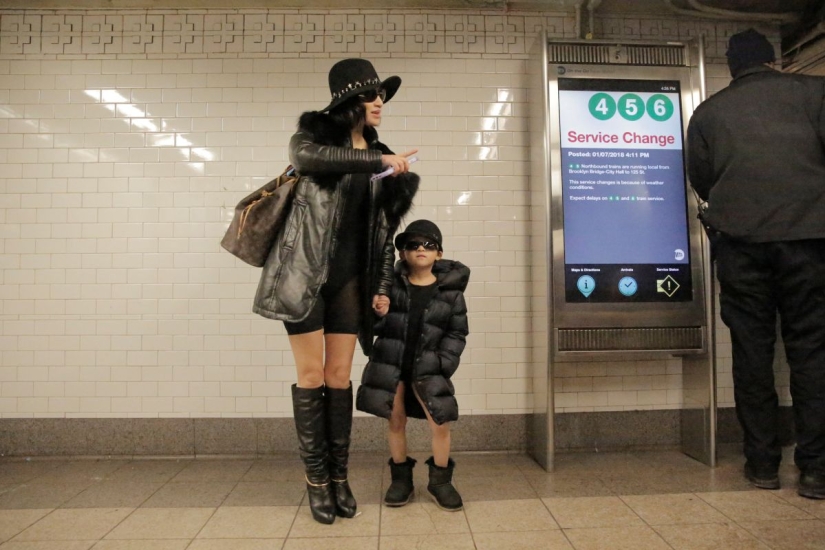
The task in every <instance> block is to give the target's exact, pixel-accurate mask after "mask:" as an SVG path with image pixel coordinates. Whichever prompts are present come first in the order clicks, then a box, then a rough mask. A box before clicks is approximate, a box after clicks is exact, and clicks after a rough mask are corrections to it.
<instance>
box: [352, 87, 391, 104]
mask: <svg viewBox="0 0 825 550" xmlns="http://www.w3.org/2000/svg"><path fill="white" fill-rule="evenodd" d="M379 97H380V98H381V101H386V100H387V90H385V89H383V88H373V89H372V90H365V91H363V92H361V93H360V94H358V99H360V100H361V101H363V102H364V103H372V102H373V101H375V99H376V98H379Z"/></svg>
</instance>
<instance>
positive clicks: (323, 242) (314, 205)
mask: <svg viewBox="0 0 825 550" xmlns="http://www.w3.org/2000/svg"><path fill="white" fill-rule="evenodd" d="M364 137H365V139H366V140H367V143H368V144H369V148H368V149H353V148H352V142H351V136H350V133H349V129H348V128H342V127H340V126H338V125H336V124H334V123H333V120H332V118H331V117H330V116H328V115H326V114H323V113H319V112H315V111H313V112H307V113H304V114H303V115H301V117H300V119H299V123H298V131H297V132H296V133H295V135H293V136H292V139H291V140H290V143H289V157H290V161H291V163H292V165H293V166H294V167H295V170H296V171H297V172H298V173H299V174H300V175H301V178H300V179H299V181H298V183H297V184H296V186H295V189H294V190H293V193H294V195H293V199H292V206H291V208H290V211H289V214H288V215H287V219H286V222H285V223H284V226H283V228H282V230H281V233H280V234H279V235H278V237H277V238H276V239H275V243H274V245H273V247H272V251H271V252H270V253H269V256H268V258H267V261H266V264H265V265H264V268H263V271H262V272H261V279H260V282H259V284H258V291H257V293H256V295H255V301H254V304H253V308H252V309H253V311H254V312H255V313H257V314H259V315H262V316H264V317H267V318H269V319H278V320H282V321H289V322H298V321H302V320H304V319H305V318H306V317H307V315H309V312H310V311H311V310H312V308H313V306H314V305H315V302H316V300H317V297H318V293H319V291H320V289H321V286H322V285H323V284H324V283H325V282H326V280H327V277H328V275H329V266H330V258H332V256H333V255H334V252H335V246H336V242H337V239H336V236H337V235H338V232H339V231H342V230H345V228H341V227H340V222H341V217H342V207H343V202H344V201H343V200H341V198H342V196H344V194H346V193H347V192H348V190H349V187H350V185H360V184H357V183H353V182H352V178H351V174H357V173H366V174H373V173H376V172H380V171H381V170H382V165H381V156H382V155H391V154H393V152H392V151H391V150H390V149H389V148H388V147H387V146H386V145H384V144H383V143H381V142H380V141H378V134H377V133H376V131H375V129H374V128H371V127H367V128H366V129H365V131H364ZM418 183H419V178H418V176H417V175H416V174H414V173H412V172H410V173H407V174H402V175H400V176H397V177H392V176H390V177H386V178H384V179H381V180H378V181H375V182H370V183H369V184H367V185H369V186H370V191H369V200H370V205H369V220H368V224H367V225H368V234H367V235H364V236H363V238H364V239H366V247H365V249H366V253H367V254H366V277H364V278H363V279H362V281H361V283H362V293H361V294H362V300H363V304H362V311H364V312H366V313H365V314H364V316H363V319H362V323H361V331H360V332H359V341H360V342H361V346H362V348H363V349H364V352H365V353H369V352H370V350H371V347H372V341H373V326H374V323H375V317H374V314H373V313H372V308H371V303H372V296H373V295H374V294H388V293H389V289H390V286H391V285H392V274H393V261H394V258H395V256H394V254H395V249H394V247H393V242H392V236H393V235H394V234H395V231H396V230H397V229H398V225H399V224H400V222H401V220H402V219H403V217H404V215H405V214H406V213H407V212H408V211H409V210H410V208H411V207H412V201H413V198H414V197H415V194H416V192H417V190H418Z"/></svg>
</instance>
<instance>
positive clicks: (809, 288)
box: [714, 237, 825, 472]
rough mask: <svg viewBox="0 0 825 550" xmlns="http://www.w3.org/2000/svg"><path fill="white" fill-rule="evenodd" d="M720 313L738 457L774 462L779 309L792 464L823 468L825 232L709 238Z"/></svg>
mask: <svg viewBox="0 0 825 550" xmlns="http://www.w3.org/2000/svg"><path fill="white" fill-rule="evenodd" d="M714 248H715V254H716V263H717V265H716V269H717V277H718V279H719V284H720V304H721V314H722V320H723V321H724V322H725V324H726V325H727V326H728V328H729V329H730V334H731V342H732V346H733V384H734V386H733V387H734V397H735V400H736V414H737V417H738V418H739V422H740V423H741V425H742V429H743V431H744V434H745V441H744V447H745V457H746V458H747V460H749V461H753V462H756V463H760V464H765V465H775V466H778V465H779V461H780V458H781V449H780V447H779V444H778V437H777V429H778V428H777V407H778V405H777V403H778V399H777V395H776V390H775V389H774V376H773V359H774V344H775V342H776V314H777V312H778V313H779V317H780V322H781V332H782V340H783V342H784V344H785V355H786V356H787V359H788V364H789V366H790V370H791V380H790V382H791V385H790V389H791V397H792V398H793V409H794V421H795V424H796V452H795V455H794V459H795V461H796V465H797V466H798V467H799V468H800V469H801V470H805V469H808V468H811V469H816V470H820V471H824V472H825V239H817V240H804V241H785V242H772V243H745V242H741V241H735V240H732V239H728V238H725V237H722V238H720V239H719V240H718V241H717V242H715V243H714Z"/></svg>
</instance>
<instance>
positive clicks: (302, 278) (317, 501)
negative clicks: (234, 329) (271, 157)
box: [253, 59, 418, 523]
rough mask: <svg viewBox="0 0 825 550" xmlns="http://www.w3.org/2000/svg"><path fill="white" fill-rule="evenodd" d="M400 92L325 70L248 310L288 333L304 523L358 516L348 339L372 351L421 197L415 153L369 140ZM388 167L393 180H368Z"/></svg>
mask: <svg viewBox="0 0 825 550" xmlns="http://www.w3.org/2000/svg"><path fill="white" fill-rule="evenodd" d="M400 85H401V79H400V78H399V77H397V76H392V77H390V78H388V79H386V80H384V81H381V80H380V79H379V78H378V75H377V73H376V72H375V69H374V68H373V66H372V64H371V63H370V62H369V61H367V60H365V59H345V60H343V61H339V62H338V63H336V64H335V65H333V67H332V69H330V72H329V89H330V93H331V95H332V101H331V103H330V104H329V105H328V106H327V107H326V108H324V109H322V110H321V111H311V112H306V113H304V114H303V115H301V117H300V119H299V122H298V131H297V133H295V135H294V136H292V139H291V140H290V143H289V157H290V161H291V162H292V165H293V166H294V167H295V169H296V170H297V171H298V173H299V174H300V175H301V176H302V177H301V178H300V180H299V182H298V184H297V185H296V187H295V189H294V197H293V201H292V207H291V210H290V212H289V216H288V218H287V220H286V223H285V224H284V227H283V230H282V232H281V234H280V235H278V238H277V239H276V240H275V245H274V246H273V248H272V251H271V252H270V254H269V257H268V259H267V261H266V264H265V265H264V268H263V272H262V273H261V281H260V283H259V285H258V292H257V294H256V296H255V303H254V307H253V310H254V311H255V312H256V313H258V314H260V315H263V316H264V317H268V318H270V319H279V320H282V321H284V325H285V327H286V331H287V334H289V344H290V347H291V348H292V354H293V355H294V357H295V365H296V368H297V371H298V383H297V384H295V385H293V386H292V404H293V410H294V414H295V427H296V429H297V432H298V445H299V448H300V451H301V458H302V459H303V461H304V464H305V466H306V482H307V493H308V494H309V505H310V509H311V510H312V516H313V517H314V518H315V520H316V521H319V522H321V523H332V522H334V521H335V516H336V515H339V516H342V517H350V518H351V517H354V516H355V514H356V502H355V498H354V497H353V495H352V491H351V489H350V487H349V483H348V482H347V462H348V458H349V444H350V431H351V428H352V384H351V383H350V372H351V370H352V359H353V354H354V352H355V341H356V339H359V340H360V342H361V347H362V348H363V350H364V353H367V354H369V352H370V350H371V348H372V340H373V328H372V326H373V323H374V321H375V317H374V313H373V311H376V312H382V313H383V312H386V311H387V310H388V309H389V298H388V297H387V296H388V295H389V288H390V285H391V284H392V270H393V259H394V258H393V252H394V249H393V234H394V233H395V231H396V229H397V228H398V224H399V223H400V221H401V218H402V217H403V216H404V214H406V213H407V211H408V210H409V209H410V207H411V205H412V199H413V197H414V196H415V192H416V190H417V189H418V176H416V175H415V174H412V173H410V172H409V168H410V163H409V160H408V157H410V156H411V155H413V154H414V153H416V152H417V150H414V151H409V152H407V153H405V154H403V155H395V154H393V152H392V151H390V150H389V149H388V148H387V147H386V146H385V145H384V144H382V143H381V142H379V141H378V134H377V133H376V131H375V127H376V126H378V125H379V124H381V112H382V107H383V105H384V103H385V102H387V101H389V100H390V99H391V98H392V97H393V96H394V95H395V92H396V91H397V90H398V87H399V86H400ZM385 167H392V168H393V169H394V172H393V174H392V176H391V177H387V178H384V179H382V180H377V181H375V182H371V181H370V175H371V174H373V173H377V172H381V171H382V170H384V168H385Z"/></svg>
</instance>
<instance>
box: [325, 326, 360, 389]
mask: <svg viewBox="0 0 825 550" xmlns="http://www.w3.org/2000/svg"><path fill="white" fill-rule="evenodd" d="M357 339H358V337H357V336H356V335H355V334H326V335H324V343H325V344H326V356H325V359H324V383H325V384H326V385H327V386H329V387H330V388H337V389H341V390H342V389H346V388H348V387H349V386H350V374H352V358H353V355H354V354H355V342H356V341H357Z"/></svg>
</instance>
